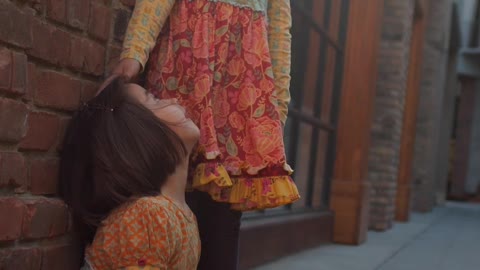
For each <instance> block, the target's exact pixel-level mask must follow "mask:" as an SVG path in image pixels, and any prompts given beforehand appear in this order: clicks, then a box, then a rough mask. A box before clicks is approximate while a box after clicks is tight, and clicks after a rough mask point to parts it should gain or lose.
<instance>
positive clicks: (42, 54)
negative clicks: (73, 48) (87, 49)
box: [27, 20, 71, 66]
mask: <svg viewBox="0 0 480 270" xmlns="http://www.w3.org/2000/svg"><path fill="white" fill-rule="evenodd" d="M32 32H33V41H34V45H33V48H32V49H30V50H28V51H27V52H28V54H30V55H32V56H34V57H37V58H40V59H42V60H45V61H47V62H49V63H52V64H56V65H61V66H66V65H67V64H68V62H69V61H70V40H71V35H70V34H68V33H67V32H65V31H63V30H60V29H57V28H55V27H53V26H51V25H49V24H46V23H44V22H41V21H39V20H35V21H34V23H33V29H32Z"/></svg>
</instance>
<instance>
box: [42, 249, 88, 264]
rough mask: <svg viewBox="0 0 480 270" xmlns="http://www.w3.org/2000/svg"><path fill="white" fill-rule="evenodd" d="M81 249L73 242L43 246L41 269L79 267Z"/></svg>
mask: <svg viewBox="0 0 480 270" xmlns="http://www.w3.org/2000/svg"><path fill="white" fill-rule="evenodd" d="M81 254H82V252H81V249H80V248H79V246H76V245H74V244H69V245H58V246H51V247H46V248H43V252H42V267H41V269H42V270H66V269H68V270H70V269H72V270H73V269H79V268H80V265H81V262H82V258H81Z"/></svg>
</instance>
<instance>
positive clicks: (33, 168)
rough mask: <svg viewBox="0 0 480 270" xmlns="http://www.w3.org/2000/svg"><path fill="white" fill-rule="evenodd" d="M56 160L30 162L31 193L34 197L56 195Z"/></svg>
mask: <svg viewBox="0 0 480 270" xmlns="http://www.w3.org/2000/svg"><path fill="white" fill-rule="evenodd" d="M57 180H58V160H57V159H34V160H32V161H30V185H31V188H30V190H31V192H32V194H35V195H51V194H56V193H57Z"/></svg>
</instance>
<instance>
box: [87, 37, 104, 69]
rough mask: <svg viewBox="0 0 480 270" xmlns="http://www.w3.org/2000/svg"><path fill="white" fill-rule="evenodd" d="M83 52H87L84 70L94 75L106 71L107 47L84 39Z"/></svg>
mask: <svg viewBox="0 0 480 270" xmlns="http://www.w3.org/2000/svg"><path fill="white" fill-rule="evenodd" d="M83 52H84V53H85V66H84V71H85V72H87V73H90V74H93V75H102V74H103V73H104V71H105V47H103V46H102V45H100V44H98V43H96V42H94V41H91V40H84V42H83Z"/></svg>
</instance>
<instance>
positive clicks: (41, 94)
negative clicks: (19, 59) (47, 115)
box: [35, 71, 82, 110]
mask: <svg viewBox="0 0 480 270" xmlns="http://www.w3.org/2000/svg"><path fill="white" fill-rule="evenodd" d="M39 73H40V74H39V75H38V87H37V90H36V93H35V103H36V104H38V105H40V106H46V107H50V108H56V109H62V110H75V109H76V108H77V107H78V105H79V103H80V94H81V89H82V84H81V82H80V81H79V80H77V79H73V78H70V77H69V76H67V75H65V74H62V73H58V72H54V71H42V72H39Z"/></svg>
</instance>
